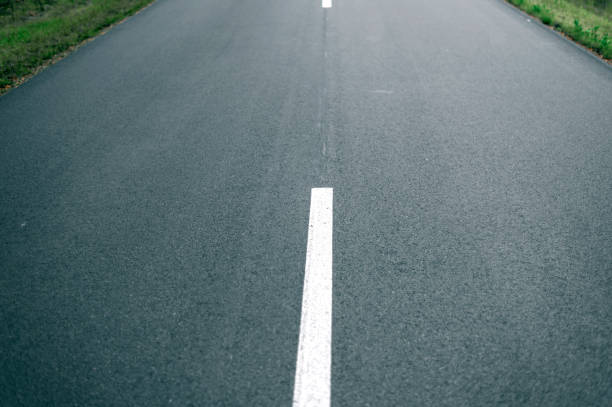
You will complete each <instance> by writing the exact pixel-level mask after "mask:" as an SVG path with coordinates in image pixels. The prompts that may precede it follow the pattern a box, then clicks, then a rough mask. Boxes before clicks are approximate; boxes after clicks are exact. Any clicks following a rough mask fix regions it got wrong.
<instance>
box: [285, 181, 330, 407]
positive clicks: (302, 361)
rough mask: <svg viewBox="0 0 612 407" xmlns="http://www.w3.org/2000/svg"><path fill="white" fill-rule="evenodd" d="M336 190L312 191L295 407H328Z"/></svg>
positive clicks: (294, 397) (294, 395)
mask: <svg viewBox="0 0 612 407" xmlns="http://www.w3.org/2000/svg"><path fill="white" fill-rule="evenodd" d="M332 237H333V188H313V189H312V192H311V197H310V219H309V223H308V243H307V247H306V269H305V273H304V293H303V296H302V317H301V321H300V339H299V344H298V354H297V364H296V370H295V385H294V389H293V407H306V406H308V407H315V406H316V407H329V405H330V394H331V340H332V261H333V251H332Z"/></svg>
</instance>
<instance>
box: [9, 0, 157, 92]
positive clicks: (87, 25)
mask: <svg viewBox="0 0 612 407" xmlns="http://www.w3.org/2000/svg"><path fill="white" fill-rule="evenodd" d="M153 1H154V0H0V94H1V93H4V92H6V91H7V90H8V89H10V88H11V87H14V86H16V85H18V84H20V83H21V82H23V81H24V79H25V78H27V77H29V76H30V75H32V74H33V73H35V72H37V71H38V70H40V69H41V67H44V66H46V65H48V64H49V63H51V62H53V61H54V60H55V59H59V58H58V56H59V55H62V53H65V52H66V51H69V50H71V49H72V48H73V47H75V46H77V45H78V44H80V43H82V42H83V41H85V40H87V39H89V38H91V37H94V36H96V35H97V34H99V33H100V32H101V31H103V30H104V29H105V28H106V27H109V26H111V25H113V24H115V23H117V22H119V21H121V20H122V19H124V18H126V17H128V16H130V15H132V14H134V13H136V12H137V11H139V10H140V9H142V8H143V7H145V6H147V5H148V4H150V3H152V2H153Z"/></svg>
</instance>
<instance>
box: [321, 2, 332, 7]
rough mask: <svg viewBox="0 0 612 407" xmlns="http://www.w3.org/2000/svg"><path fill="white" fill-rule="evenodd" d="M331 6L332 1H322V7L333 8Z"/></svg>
mask: <svg viewBox="0 0 612 407" xmlns="http://www.w3.org/2000/svg"><path fill="white" fill-rule="evenodd" d="M331 6H332V0H322V1H321V7H323V8H331Z"/></svg>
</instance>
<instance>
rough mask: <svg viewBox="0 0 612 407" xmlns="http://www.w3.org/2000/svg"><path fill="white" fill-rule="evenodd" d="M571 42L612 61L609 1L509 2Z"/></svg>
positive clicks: (611, 3)
mask: <svg viewBox="0 0 612 407" xmlns="http://www.w3.org/2000/svg"><path fill="white" fill-rule="evenodd" d="M508 1H509V2H510V3H512V4H514V5H515V6H517V7H518V8H520V9H521V10H523V11H525V12H527V13H528V14H531V15H532V16H534V17H536V18H538V19H539V20H540V21H542V23H544V24H546V25H549V26H551V27H554V28H555V29H556V30H558V31H560V32H562V33H564V34H565V35H567V36H568V37H570V38H572V39H573V40H574V41H576V42H578V43H580V44H582V45H584V46H586V47H589V48H591V49H592V50H594V51H595V52H597V53H599V54H600V55H601V56H602V57H603V58H605V59H608V60H610V59H612V0H508Z"/></svg>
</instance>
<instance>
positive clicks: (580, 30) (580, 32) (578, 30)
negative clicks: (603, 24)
mask: <svg viewBox="0 0 612 407" xmlns="http://www.w3.org/2000/svg"><path fill="white" fill-rule="evenodd" d="M583 34H584V29H583V28H582V26H581V25H580V21H578V19H577V18H576V19H574V35H575V36H576V37H577V38H580V37H582V36H583Z"/></svg>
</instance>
